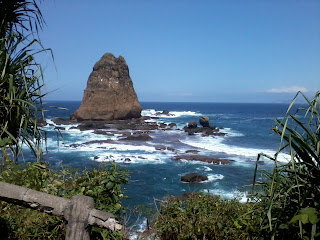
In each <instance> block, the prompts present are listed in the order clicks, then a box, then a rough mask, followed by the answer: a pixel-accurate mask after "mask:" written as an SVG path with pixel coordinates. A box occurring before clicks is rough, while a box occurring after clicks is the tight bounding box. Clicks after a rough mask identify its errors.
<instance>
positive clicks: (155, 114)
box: [141, 109, 201, 118]
mask: <svg viewBox="0 0 320 240" xmlns="http://www.w3.org/2000/svg"><path fill="white" fill-rule="evenodd" d="M161 113H162V112H161V111H160V112H159V111H156V110H154V109H145V110H142V112H141V115H142V116H148V117H161V118H178V117H182V116H201V114H200V113H197V112H193V111H172V112H171V111H170V112H169V114H161Z"/></svg>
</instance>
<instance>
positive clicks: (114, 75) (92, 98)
mask: <svg viewBox="0 0 320 240" xmlns="http://www.w3.org/2000/svg"><path fill="white" fill-rule="evenodd" d="M141 110H142V108H141V106H140V103H139V101H138V98H137V95H136V93H135V91H134V88H133V84H132V81H131V78H130V76H129V68H128V65H127V63H126V61H125V59H124V58H123V57H122V56H120V57H118V58H116V57H114V56H113V55H112V54H111V53H106V54H104V55H103V56H102V58H101V59H100V60H99V61H98V62H97V63H96V64H95V65H94V67H93V71H92V73H91V74H90V76H89V79H88V82H87V88H86V89H85V91H84V96H83V99H82V102H81V106H80V108H79V109H78V110H77V111H75V112H74V113H73V114H71V116H70V118H71V119H72V120H77V121H85V120H89V121H106V120H113V119H131V118H139V117H141Z"/></svg>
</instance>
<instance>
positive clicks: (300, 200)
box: [253, 92, 320, 239]
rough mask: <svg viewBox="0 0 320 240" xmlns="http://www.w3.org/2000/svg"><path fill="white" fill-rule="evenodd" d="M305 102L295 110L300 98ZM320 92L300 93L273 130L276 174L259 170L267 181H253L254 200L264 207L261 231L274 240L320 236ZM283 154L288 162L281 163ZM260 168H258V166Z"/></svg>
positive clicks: (273, 159) (273, 158)
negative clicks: (277, 139) (276, 139)
mask: <svg viewBox="0 0 320 240" xmlns="http://www.w3.org/2000/svg"><path fill="white" fill-rule="evenodd" d="M300 95H301V96H302V97H303V99H304V100H305V102H306V105H304V107H300V108H298V109H297V110H293V106H294V103H295V101H296V99H297V97H298V96H300ZM319 96H320V92H317V93H316V95H315V96H314V98H313V99H311V100H309V99H308V98H306V97H305V96H304V95H303V94H302V93H298V94H297V95H296V97H295V98H294V100H293V101H292V103H291V104H290V106H289V108H288V111H287V113H286V115H285V117H284V118H283V119H282V120H276V124H277V125H276V126H275V127H273V128H272V130H273V131H274V132H275V133H277V134H278V135H279V136H280V139H281V140H280V142H281V143H280V147H279V150H278V152H277V153H276V154H275V156H274V157H270V156H266V155H260V156H259V157H258V160H259V158H260V157H261V156H265V157H267V158H269V159H271V160H272V161H274V168H273V172H272V173H269V172H266V171H260V172H261V173H262V174H263V176H264V181H262V182H259V181H257V178H256V176H257V174H258V169H257V168H256V172H255V179H254V191H255V192H254V195H253V197H254V199H255V200H257V201H259V202H260V203H261V205H262V207H263V208H264V213H265V214H264V218H263V221H262V224H261V231H262V232H264V234H265V235H266V236H270V238H271V239H316V238H317V237H320V226H319V219H320V125H319V123H320V105H319ZM281 153H285V154H289V161H288V163H286V164H283V163H281V162H279V161H278V156H279V154H281ZM257 166H258V165H257Z"/></svg>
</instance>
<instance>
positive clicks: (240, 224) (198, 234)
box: [155, 193, 260, 240]
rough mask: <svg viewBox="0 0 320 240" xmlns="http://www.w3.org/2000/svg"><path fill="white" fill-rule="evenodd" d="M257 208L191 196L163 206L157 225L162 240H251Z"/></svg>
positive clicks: (203, 196)
mask: <svg viewBox="0 0 320 240" xmlns="http://www.w3.org/2000/svg"><path fill="white" fill-rule="evenodd" d="M253 209H256V206H255V204H250V203H240V202H239V201H238V200H236V199H233V200H226V199H223V198H221V197H219V196H212V195H209V194H204V193H192V194H191V195H190V196H189V197H188V198H187V199H186V200H185V201H181V200H179V199H175V198H172V199H169V200H168V202H166V203H163V204H162V205H161V210H160V211H159V213H158V216H157V220H156V223H155V228H156V231H157V232H158V235H159V236H160V238H161V239H163V240H169V239H181V240H187V239H190V240H191V239H203V240H205V239H212V240H214V239H249V238H250V237H251V236H254V235H255V236H256V235H257V230H258V228H257V226H258V225H259V219H260V216H259V215H255V214H254V213H253V212H252V210H253Z"/></svg>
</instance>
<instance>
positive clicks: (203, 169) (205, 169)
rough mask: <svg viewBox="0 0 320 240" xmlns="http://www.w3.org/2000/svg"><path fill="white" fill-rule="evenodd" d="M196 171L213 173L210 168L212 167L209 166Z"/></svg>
mask: <svg viewBox="0 0 320 240" xmlns="http://www.w3.org/2000/svg"><path fill="white" fill-rule="evenodd" d="M196 170H198V171H205V172H211V171H212V168H210V167H208V166H201V167H198V168H196Z"/></svg>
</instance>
